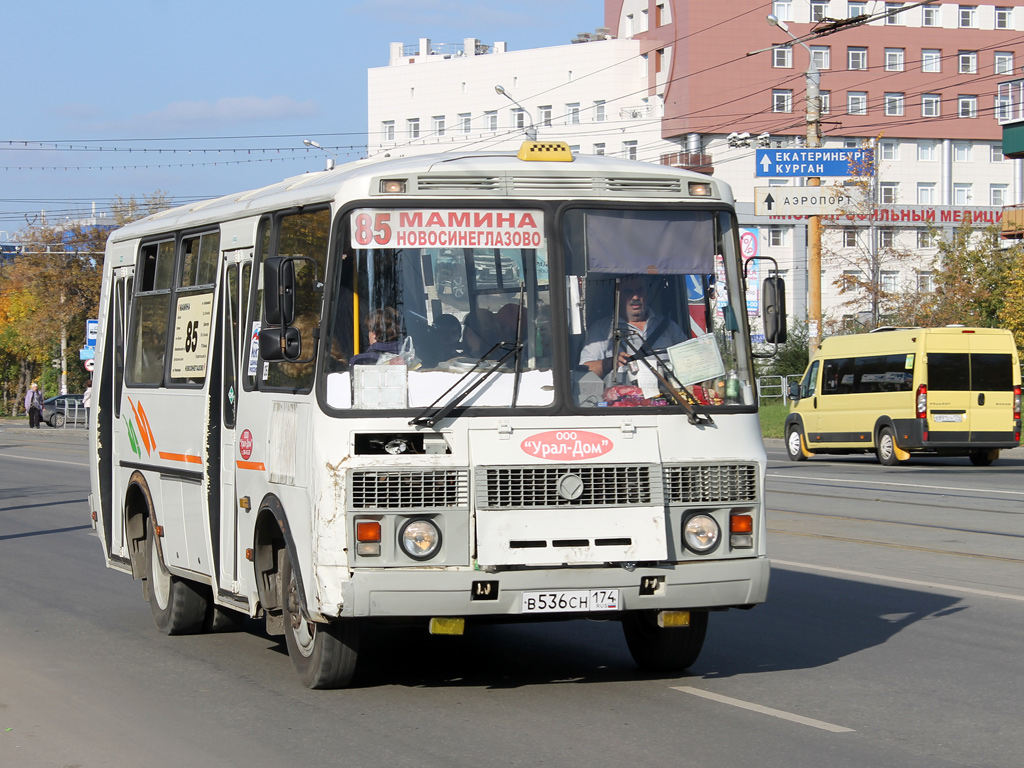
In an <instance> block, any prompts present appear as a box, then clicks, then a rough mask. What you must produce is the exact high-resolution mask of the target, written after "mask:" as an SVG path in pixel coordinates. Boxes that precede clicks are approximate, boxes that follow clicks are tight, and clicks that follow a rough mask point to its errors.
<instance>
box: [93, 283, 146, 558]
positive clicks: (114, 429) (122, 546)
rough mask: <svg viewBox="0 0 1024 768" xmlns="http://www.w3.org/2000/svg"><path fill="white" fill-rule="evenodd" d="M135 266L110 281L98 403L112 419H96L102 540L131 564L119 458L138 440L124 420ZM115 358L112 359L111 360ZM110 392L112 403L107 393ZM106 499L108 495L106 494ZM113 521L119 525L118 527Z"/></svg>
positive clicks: (123, 475)
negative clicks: (101, 494) (126, 350)
mask: <svg viewBox="0 0 1024 768" xmlns="http://www.w3.org/2000/svg"><path fill="white" fill-rule="evenodd" d="M134 276H135V266H134V265H132V266H129V267H118V268H115V269H114V272H113V277H112V279H111V297H110V310H109V311H110V315H109V316H108V317H107V337H106V340H105V342H104V350H103V357H104V360H107V359H112V364H111V365H109V366H108V365H106V364H104V372H101V377H102V376H109V377H110V379H109V381H106V380H103V379H102V378H101V382H102V384H101V391H100V398H99V402H100V403H101V405H103V406H106V404H107V403H108V402H109V403H110V406H112V407H111V408H110V411H109V413H110V416H109V417H108V416H107V415H105V414H103V413H102V411H101V413H100V415H99V418H98V419H97V424H96V428H97V430H98V443H99V445H100V456H99V463H100V466H99V473H100V484H101V488H104V489H108V493H109V496H108V498H106V499H103V500H102V501H101V505H102V510H103V536H105V537H106V544H107V546H108V547H109V551H110V555H111V557H112V558H114V559H115V560H120V559H122V558H123V562H125V563H127V562H128V560H127V558H128V543H129V542H127V541H125V533H126V532H125V529H124V520H125V517H124V510H123V509H122V506H123V504H124V499H125V491H126V488H127V481H128V477H129V475H130V474H131V472H130V471H127V470H125V471H122V470H120V469H119V467H118V462H117V461H116V457H118V456H131V455H132V443H133V441H134V440H136V437H135V435H134V433H133V432H132V431H131V426H130V425H131V422H130V420H128V419H124V418H122V416H123V414H124V412H125V410H126V409H128V410H130V407H129V404H128V400H127V399H126V397H125V392H124V374H125V348H126V345H127V343H128V333H127V330H126V329H127V328H128V320H129V317H130V308H131V301H132V295H133V291H132V287H133V286H132V282H133V280H134ZM111 356H112V358H111ZM108 388H109V392H110V400H109V401H108V400H107V399H106V392H107V391H108ZM104 495H106V494H104ZM114 521H118V522H117V523H116V524H115V523H114Z"/></svg>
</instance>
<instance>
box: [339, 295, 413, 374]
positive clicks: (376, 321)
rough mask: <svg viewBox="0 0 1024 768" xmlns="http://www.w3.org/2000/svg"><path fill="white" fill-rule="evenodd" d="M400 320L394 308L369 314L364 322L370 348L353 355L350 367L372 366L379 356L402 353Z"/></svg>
mask: <svg viewBox="0 0 1024 768" xmlns="http://www.w3.org/2000/svg"><path fill="white" fill-rule="evenodd" d="M401 328H402V318H401V317H400V316H399V314H398V311H397V310H396V309H394V307H384V308H383V309H378V310H376V311H375V312H372V313H371V314H370V317H369V318H368V319H367V321H366V330H367V335H368V336H369V339H370V346H369V347H367V349H366V351H365V352H360V353H359V354H358V355H355V356H354V357H353V358H352V360H351V361H350V362H351V363H352V365H374V364H376V362H377V361H378V360H379V359H380V357H381V355H384V354H388V355H392V356H394V355H397V354H398V353H399V352H401V351H402V342H401V339H400V338H399V337H400V336H401Z"/></svg>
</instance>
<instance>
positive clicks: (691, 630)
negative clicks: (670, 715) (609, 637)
mask: <svg viewBox="0 0 1024 768" xmlns="http://www.w3.org/2000/svg"><path fill="white" fill-rule="evenodd" d="M707 631H708V613H707V611H691V612H690V626H688V627H672V628H670V629H664V628H662V627H659V626H658V611H656V610H647V611H627V612H626V615H625V616H623V617H622V632H623V634H624V635H625V636H626V645H627V646H628V647H629V654H630V656H632V657H633V661H635V662H636V665H637V666H638V667H640V669H642V670H644V671H645V672H681V671H682V670H684V669H686V668H687V667H689V666H690V665H692V664H693V663H694V662H695V661H697V657H698V656H700V651H701V648H703V647H704V635H705V634H707Z"/></svg>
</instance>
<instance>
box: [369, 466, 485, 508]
mask: <svg viewBox="0 0 1024 768" xmlns="http://www.w3.org/2000/svg"><path fill="white" fill-rule="evenodd" d="M350 489H351V497H350V499H351V506H352V508H353V509H363V510H393V509H417V510H419V509H452V508H459V507H462V508H466V507H468V506H469V473H468V472H467V471H466V470H464V469H436V470H418V469H388V470H361V471H353V472H352V475H351V483H350Z"/></svg>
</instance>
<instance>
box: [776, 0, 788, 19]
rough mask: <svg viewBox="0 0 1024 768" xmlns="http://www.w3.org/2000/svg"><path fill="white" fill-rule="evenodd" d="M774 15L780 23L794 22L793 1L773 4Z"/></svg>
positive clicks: (781, 0) (777, 1)
mask: <svg viewBox="0 0 1024 768" xmlns="http://www.w3.org/2000/svg"><path fill="white" fill-rule="evenodd" d="M772 13H774V14H775V16H776V17H777V18H778V19H779V21H792V20H793V0H775V2H774V3H772Z"/></svg>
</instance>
